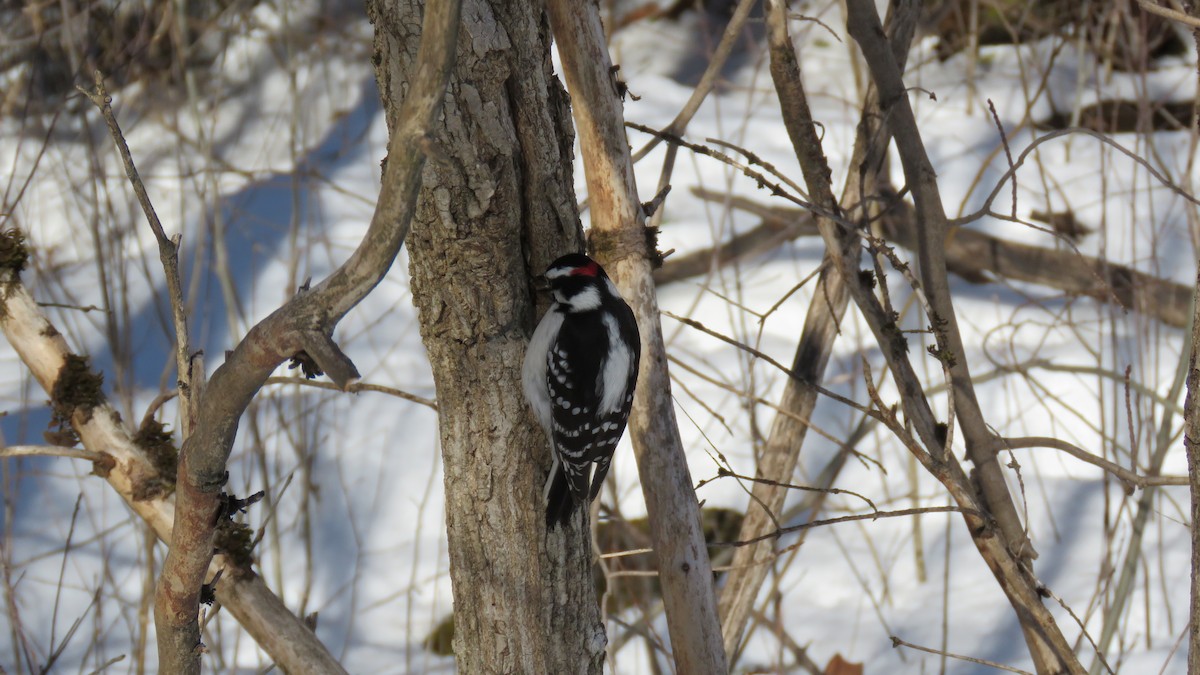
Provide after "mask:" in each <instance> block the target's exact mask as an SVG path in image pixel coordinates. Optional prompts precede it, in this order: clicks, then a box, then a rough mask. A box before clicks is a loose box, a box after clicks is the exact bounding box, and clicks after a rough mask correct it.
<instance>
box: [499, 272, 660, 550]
mask: <svg viewBox="0 0 1200 675" xmlns="http://www.w3.org/2000/svg"><path fill="white" fill-rule="evenodd" d="M544 277H545V279H546V282H547V283H548V284H549V286H550V291H551V293H552V294H553V296H554V303H553V304H552V305H550V309H549V310H548V311H547V312H546V315H545V316H544V317H542V320H541V322H540V323H539V324H538V326H537V329H536V330H534V332H533V337H532V338H530V340H529V349H528V351H526V352H525V363H524V368H523V371H522V384H523V386H524V389H525V398H526V399H528V400H529V404H530V405H531V406H532V407H533V411H534V413H535V414H536V415H537V418H538V422H540V423H541V425H542V428H543V429H545V430H546V435H547V436H548V437H549V439H550V446H551V450H552V451H553V455H554V466H553V467H552V468H551V469H550V477H549V478H548V479H547V480H546V489H545V498H546V526H547V527H549V528H553V527H554V526H555V525H560V524H563V523H565V522H566V521H567V519H568V518H569V517H570V516H571V514H572V513H574V511H575V508H576V507H577V506H578V505H579V504H588V503H590V502H591V501H592V500H593V499H595V498H596V495H597V493H599V492H600V486H601V485H602V484H603V483H604V476H605V475H606V474H607V473H608V467H609V464H610V463H611V462H612V456H613V452H615V451H616V449H617V441H619V440H621V434H622V433H623V432H624V431H625V423H626V422H627V421H628V420H629V409H630V407H631V406H632V405H633V388H634V386H635V384H636V383H637V373H638V359H639V358H640V357H641V351H642V345H641V339H640V338H639V336H638V327H637V322H636V321H635V320H634V317H633V310H631V309H629V305H627V304H626V303H625V300H624V299H623V298H621V294H620V293H619V292H618V291H617V287H616V286H614V285H613V282H612V280H610V279H609V278H608V275H607V274H605V273H604V269H603V268H602V267H600V265H598V264H597V263H596V261H595V260H592V259H591V258H589V257H587V256H585V255H582V254H578V253H574V254H570V255H565V256H563V257H561V258H559V259H558V260H555V261H554V262H553V263H551V264H550V267H549V268H547V269H546V274H545V275H544ZM593 464H595V469H596V471H595V475H594V476H593V475H591V473H592V472H591V469H592V465H593Z"/></svg>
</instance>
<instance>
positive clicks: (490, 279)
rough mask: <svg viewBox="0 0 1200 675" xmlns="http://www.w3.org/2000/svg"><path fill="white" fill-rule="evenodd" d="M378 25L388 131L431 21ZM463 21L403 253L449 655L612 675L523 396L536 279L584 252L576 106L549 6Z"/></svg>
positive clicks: (476, 663) (401, 2) (407, 2)
mask: <svg viewBox="0 0 1200 675" xmlns="http://www.w3.org/2000/svg"><path fill="white" fill-rule="evenodd" d="M368 11H369V14H370V17H371V21H372V23H373V24H374V25H375V65H376V76H377V78H378V80H379V86H380V91H381V96H382V98H383V105H384V108H385V110H386V112H387V119H388V126H389V129H392V126H393V124H394V123H395V119H396V114H397V110H398V108H399V104H400V102H401V100H402V99H403V97H404V95H405V93H406V91H407V84H406V83H407V82H408V81H409V79H410V78H411V76H412V72H411V68H412V66H413V63H414V57H415V54H416V46H417V44H418V42H419V38H420V35H419V28H418V27H419V25H420V21H419V17H420V14H421V8H420V6H419V3H418V2H415V1H414V0H374V1H372V2H370V3H368ZM462 16H463V25H462V26H461V29H460V33H459V44H458V61H457V67H456V69H455V72H454V74H453V75H452V77H451V82H450V88H449V90H448V91H447V95H446V101H445V106H444V108H443V110H444V117H443V119H442V120H441V121H440V124H439V125H438V126H437V128H436V130H435V132H434V134H433V135H432V138H431V139H429V148H428V151H429V153H430V162H429V163H428V165H427V166H426V170H425V177H424V187H423V189H422V192H421V197H420V201H419V204H418V209H417V214H416V216H415V218H414V220H413V226H412V231H411V233H410V235H409V238H408V242H409V256H410V272H411V275H412V292H413V300H414V302H415V304H416V306H417V309H418V311H419V314H420V324H421V335H422V338H423V340H424V343H425V346H426V348H427V349H428V352H429V360H430V363H431V365H432V367H433V375H434V381H435V384H436V387H437V397H438V407H439V415H440V419H439V421H440V435H441V445H442V448H441V450H442V459H443V464H444V469H445V491H446V526H447V534H448V539H449V553H450V579H451V583H452V584H453V589H454V620H455V636H454V650H455V654H456V656H457V659H458V664H459V668H460V670H461V671H462V672H464V673H478V672H499V673H512V672H524V673H599V672H600V671H601V665H602V663H603V660H604V647H605V644H606V639H605V634H604V626H603V624H602V623H601V620H600V611H599V605H598V603H597V600H596V592H595V588H594V586H593V582H592V565H591V562H592V561H591V543H590V539H589V536H588V532H587V531H586V530H585V529H581V528H580V526H579V524H578V522H579V521H575V522H574V523H572V526H568V527H566V528H562V529H558V530H555V531H554V532H553V533H550V534H547V532H546V526H545V522H544V520H545V516H544V507H543V504H542V485H543V482H544V481H545V478H546V474H547V470H548V467H549V464H550V453H549V447H548V444H547V442H546V438H545V436H544V434H543V433H542V431H541V430H540V429H538V428H537V426H536V423H535V422H534V419H533V416H532V414H531V412H530V411H529V409H528V406H527V404H526V403H525V400H524V396H523V394H522V392H521V386H520V370H521V362H522V359H523V356H524V351H525V347H526V343H527V341H528V337H529V335H530V333H531V332H532V329H533V325H534V319H535V311H534V294H533V291H532V287H531V278H532V275H533V274H537V273H540V272H541V271H542V270H543V269H544V268H545V266H546V265H547V264H548V263H549V262H550V261H551V260H552V259H553V258H554V257H556V256H557V255H558V254H560V253H564V252H566V251H567V250H581V248H582V245H581V242H582V236H581V232H580V228H579V221H578V216H577V214H576V211H575V199H574V195H573V191H572V167H571V144H572V136H571V131H570V126H569V125H570V117H569V110H568V108H567V102H566V95H565V93H564V92H563V90H562V88H561V85H560V84H559V83H558V81H557V80H556V79H555V78H554V75H553V72H552V69H551V61H550V51H549V47H550V34H549V29H548V27H547V24H546V20H545V16H544V12H543V9H542V7H541V5H540V3H525V2H510V3H504V2H499V1H496V2H486V1H484V0H477V1H475V2H468V3H466V5H465V6H464V9H463V13H462ZM384 189H385V190H386V189H387V186H384ZM430 450H432V449H417V448H406V447H404V446H403V445H402V444H398V446H397V452H398V453H399V452H406V451H407V452H411V451H430ZM397 460H398V461H403V458H402V457H400V456H398V457H397Z"/></svg>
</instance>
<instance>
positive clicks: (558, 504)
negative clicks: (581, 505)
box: [546, 462, 579, 530]
mask: <svg viewBox="0 0 1200 675" xmlns="http://www.w3.org/2000/svg"><path fill="white" fill-rule="evenodd" d="M578 501H579V500H577V499H576V498H575V495H574V494H573V493H572V491H571V486H570V483H569V482H568V480H567V475H566V472H565V471H563V470H562V466H561V465H560V464H559V463H558V462H555V463H554V468H553V469H551V476H550V481H549V483H548V489H547V491H546V529H550V530H552V529H554V527H555V526H557V525H565V524H566V522H567V520H568V519H569V518H570V517H571V514H572V513H574V512H575V506H576V504H577V503H578Z"/></svg>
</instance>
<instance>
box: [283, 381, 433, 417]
mask: <svg viewBox="0 0 1200 675" xmlns="http://www.w3.org/2000/svg"><path fill="white" fill-rule="evenodd" d="M267 384H298V385H300V386H303V387H315V388H317V389H329V390H331V391H347V392H349V393H351V394H354V393H357V392H360V391H374V392H378V393H380V394H387V395H388V396H395V397H396V398H402V399H404V400H406V401H412V402H413V403H419V404H421V405H423V406H425V407H426V408H431V409H433V410H437V409H438V407H437V401H435V400H433V399H430V398H425V397H424V396H417V395H416V394H410V393H408V392H407V391H402V390H400V389H396V388H394V387H385V386H383V385H381V384H369V383H366V382H353V383H351V384H350V385H349V386H347V387H346V388H345V389H342V388H341V387H339V386H337V385H336V384H333V383H331V382H321V381H320V380H310V379H308V378H305V377H268V378H267Z"/></svg>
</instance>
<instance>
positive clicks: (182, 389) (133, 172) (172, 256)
mask: <svg viewBox="0 0 1200 675" xmlns="http://www.w3.org/2000/svg"><path fill="white" fill-rule="evenodd" d="M93 78H94V80H95V85H96V86H95V89H93V90H91V91H88V90H86V89H84V88H83V87H76V88H77V89H78V90H79V91H80V92H82V93H83V94H84V95H85V96H87V97H88V100H90V101H91V102H92V103H93V104H94V105H95V106H96V107H97V108H99V109H100V114H101V116H103V117H104V122H105V123H106V124H107V125H108V132H109V134H110V135H111V136H112V139H113V143H115V144H116V146H117V151H118V153H119V154H120V155H121V163H122V164H124V166H125V176H126V177H127V178H128V179H129V183H130V184H131V185H132V186H133V192H134V194H135V195H137V200H138V204H140V205H141V207H142V212H143V213H144V214H145V215H146V221H147V222H148V223H150V229H151V230H152V231H153V232H154V238H155V239H156V240H157V241H158V259H159V261H160V262H161V263H162V266H163V272H164V275H165V277H166V280H167V297H168V299H169V300H170V303H171V317H172V320H173V322H174V326H175V366H176V373H177V375H176V377H177V378H178V379H179V403H180V405H179V408H180V410H182V411H183V413H182V414H181V415H180V417H181V418H182V419H183V425H182V426H183V428H182V432H183V436H184V437H185V438H186V437H187V436H188V435H190V434H191V422H192V417H193V414H194V411H195V406H196V399H194V398H193V394H192V391H191V369H190V368H189V367H188V364H189V356H190V354H189V352H190V351H191V348H190V347H189V346H188V343H189V337H188V327H187V307H186V305H185V304H184V301H183V287H182V283H181V282H180V278H179V236H178V235H177V236H176V237H175V238H173V239H172V238H168V237H167V234H166V232H164V231H163V226H162V222H160V221H159V219H158V213H157V212H156V211H155V210H154V204H153V203H151V201H150V194H149V193H148V192H146V185H145V184H144V183H142V177H141V175H140V174H139V173H138V170H137V166H135V165H134V163H133V155H132V154H131V153H130V151H129V144H128V143H127V142H126V141H125V135H124V134H123V133H121V125H120V124H118V123H117V117H116V115H115V114H113V109H112V97H111V96H109V95H108V91H107V90H106V89H105V88H104V77H103V76H102V75H101V73H100V71H99V70H97V71H95V72H94V73H93Z"/></svg>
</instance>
